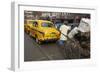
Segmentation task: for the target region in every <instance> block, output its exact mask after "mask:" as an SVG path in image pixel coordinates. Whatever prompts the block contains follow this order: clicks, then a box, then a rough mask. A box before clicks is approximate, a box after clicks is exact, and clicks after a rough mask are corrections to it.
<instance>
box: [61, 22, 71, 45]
mask: <svg viewBox="0 0 100 73" xmlns="http://www.w3.org/2000/svg"><path fill="white" fill-rule="evenodd" d="M70 29H71V26H68V22H67V21H65V22H64V24H62V25H61V26H60V29H59V30H60V32H61V36H60V44H64V42H65V41H66V40H67V37H66V36H67V34H68V31H69V30H70Z"/></svg>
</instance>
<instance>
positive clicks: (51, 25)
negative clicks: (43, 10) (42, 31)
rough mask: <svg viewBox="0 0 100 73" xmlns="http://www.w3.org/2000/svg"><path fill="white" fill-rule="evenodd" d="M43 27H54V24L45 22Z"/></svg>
mask: <svg viewBox="0 0 100 73" xmlns="http://www.w3.org/2000/svg"><path fill="white" fill-rule="evenodd" d="M42 27H54V26H53V24H52V23H48V22H43V23H42Z"/></svg>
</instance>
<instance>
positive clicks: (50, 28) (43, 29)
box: [24, 20, 60, 44]
mask: <svg viewBox="0 0 100 73" xmlns="http://www.w3.org/2000/svg"><path fill="white" fill-rule="evenodd" d="M24 30H25V32H27V33H28V34H29V35H30V36H32V37H34V38H35V39H36V42H37V43H38V44H41V43H42V42H43V41H52V40H54V41H56V40H58V39H59V38H60V32H59V31H58V30H57V29H56V28H55V27H54V24H53V23H52V22H50V21H47V20H27V21H26V24H25V25H24Z"/></svg>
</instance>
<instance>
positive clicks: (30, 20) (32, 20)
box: [27, 20, 52, 23]
mask: <svg viewBox="0 0 100 73" xmlns="http://www.w3.org/2000/svg"><path fill="white" fill-rule="evenodd" d="M27 21H38V22H50V23H52V22H51V21H48V20H27Z"/></svg>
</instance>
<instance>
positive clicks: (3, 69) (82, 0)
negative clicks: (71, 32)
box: [0, 0, 100, 73]
mask: <svg viewBox="0 0 100 73" xmlns="http://www.w3.org/2000/svg"><path fill="white" fill-rule="evenodd" d="M12 1H13V0H12ZM17 1H21V2H23V1H24V2H33V4H38V5H40V4H41V5H57V6H59V5H60V6H66V5H67V4H69V5H70V4H71V5H84V6H85V5H86V6H95V7H97V9H98V10H97V13H98V14H97V18H96V19H97V20H98V21H97V24H96V26H94V28H95V29H96V31H97V32H96V34H95V35H94V38H95V41H94V42H96V43H95V44H94V45H95V46H96V48H97V57H98V59H97V62H98V66H97V67H93V66H92V67H80V68H75V67H73V68H71V67H69V68H67V69H66V68H62V69H57V68H55V69H52V70H51V69H48V70H40V71H37V70H33V71H29V72H30V73H31V72H32V73H33V72H35V73H42V72H43V73H48V72H49V73H55V72H58V73H67V72H76V73H77V72H78V73H80V72H81V73H85V72H87V73H89V72H91V73H94V72H95V73H98V72H99V68H100V63H99V62H100V57H99V51H100V50H99V40H100V33H99V31H100V29H99V28H100V21H99V19H100V17H99V16H100V4H99V0H17ZM0 50H1V51H0V73H12V72H13V71H10V70H9V68H10V58H11V56H10V53H11V0H1V2H0ZM26 72H28V71H26Z"/></svg>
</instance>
